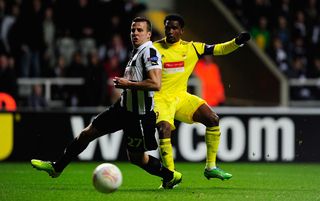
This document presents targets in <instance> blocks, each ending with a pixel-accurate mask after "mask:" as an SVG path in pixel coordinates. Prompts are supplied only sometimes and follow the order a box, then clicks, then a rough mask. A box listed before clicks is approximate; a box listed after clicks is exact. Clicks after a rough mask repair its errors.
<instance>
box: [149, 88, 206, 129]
mask: <svg viewBox="0 0 320 201" xmlns="http://www.w3.org/2000/svg"><path fill="white" fill-rule="evenodd" d="M154 100H155V108H154V111H155V112H156V114H157V123H159V122H160V121H167V122H169V123H170V124H171V129H172V130H174V129H175V126H174V119H176V120H178V121H181V122H185V123H189V124H191V123H194V121H193V119H192V117H193V114H194V113H195V111H196V110H197V109H198V108H199V107H200V106H201V105H202V104H204V103H206V101H205V100H203V99H201V98H199V97H198V96H195V95H192V94H189V93H187V92H183V93H179V94H177V95H175V96H172V95H171V96H170V95H162V94H161V95H159V94H157V95H156V96H155V99H154Z"/></svg>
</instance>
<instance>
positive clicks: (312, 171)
mask: <svg viewBox="0 0 320 201" xmlns="http://www.w3.org/2000/svg"><path fill="white" fill-rule="evenodd" d="M99 164H100V163H97V162H73V163H71V164H70V165H69V166H68V167H67V168H66V169H65V171H64V173H63V174H62V175H61V176H60V177H59V178H56V179H52V178H50V177H49V176H48V175H47V174H46V173H45V172H41V171H38V170H36V169H33V168H32V167H31V165H30V164H29V163H8V162H0V200H1V201H20V200H21V201H29V200H30V201H38V200H39V201H51V200H52V201H89V200H94V201H100V200H103V201H112V200H119V201H130V200H137V201H144V200H148V201H151V200H159V201H193V200H195V201H196V200H197V201H198V200H210V201H214V200H217V201H223V200H228V201H233V200H234V201H239V200H263V201H266V200H272V201H273V200H281V201H285V200H290V201H291V200H299V201H305V200H310V201H314V200H320V164H311V163H310V164H295V163H285V164H279V163H220V167H221V168H223V169H225V170H227V171H229V172H230V173H232V174H233V178H232V179H231V180H229V181H220V180H218V179H212V180H207V179H206V178H205V177H204V176H203V168H204V163H176V168H177V169H178V170H180V171H181V172H182V173H183V180H182V183H181V184H180V185H179V187H177V188H175V189H172V190H158V189H157V188H158V187H159V185H160V179H159V178H157V177H154V176H151V175H149V174H147V173H146V172H144V171H143V170H141V169H139V168H138V167H136V166H134V165H132V164H129V163H125V162H123V163H115V164H116V165H118V167H119V168H120V169H121V171H122V174H123V184H122V186H121V187H120V188H119V190H118V191H116V192H114V193H111V194H103V193H99V192H97V191H96V190H95V189H94V188H93V185H92V180H91V177H92V171H93V169H94V168H95V167H96V166H97V165H99Z"/></svg>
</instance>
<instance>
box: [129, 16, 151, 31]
mask: <svg viewBox="0 0 320 201" xmlns="http://www.w3.org/2000/svg"><path fill="white" fill-rule="evenodd" d="M133 22H146V23H147V31H149V32H152V24H151V22H150V20H149V19H147V18H146V17H136V18H134V19H133V20H132V23H133Z"/></svg>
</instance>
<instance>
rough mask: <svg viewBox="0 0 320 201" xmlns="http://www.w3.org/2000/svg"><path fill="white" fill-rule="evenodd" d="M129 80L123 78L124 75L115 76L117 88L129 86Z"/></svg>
mask: <svg viewBox="0 0 320 201" xmlns="http://www.w3.org/2000/svg"><path fill="white" fill-rule="evenodd" d="M128 82H129V80H127V79H125V78H122V77H114V78H113V85H114V86H115V87H116V88H120V89H125V88H127V87H128Z"/></svg>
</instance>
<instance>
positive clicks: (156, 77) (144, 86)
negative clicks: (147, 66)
mask: <svg viewBox="0 0 320 201" xmlns="http://www.w3.org/2000/svg"><path fill="white" fill-rule="evenodd" d="M147 74H148V78H147V79H145V80H143V81H140V82H133V83H132V88H133V89H140V90H147V91H160V89H161V75H162V69H160V68H154V69H151V70H149V71H148V72H147Z"/></svg>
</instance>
